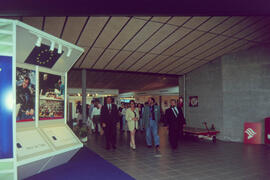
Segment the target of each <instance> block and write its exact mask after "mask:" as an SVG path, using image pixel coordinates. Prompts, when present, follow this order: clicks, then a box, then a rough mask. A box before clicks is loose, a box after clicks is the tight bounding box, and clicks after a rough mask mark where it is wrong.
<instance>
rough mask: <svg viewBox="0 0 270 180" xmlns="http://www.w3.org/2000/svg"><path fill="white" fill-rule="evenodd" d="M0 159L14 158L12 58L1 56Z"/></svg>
mask: <svg viewBox="0 0 270 180" xmlns="http://www.w3.org/2000/svg"><path fill="white" fill-rule="evenodd" d="M0 77H1V78H0V159H5V158H12V157H13V145H12V144H13V133H12V130H13V125H12V109H13V95H12V57H7V56H0Z"/></svg>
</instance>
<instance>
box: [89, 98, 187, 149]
mask: <svg viewBox="0 0 270 180" xmlns="http://www.w3.org/2000/svg"><path fill="white" fill-rule="evenodd" d="M170 105H171V106H170V108H168V109H166V112H165V116H164V118H165V121H164V123H165V125H166V126H167V127H168V130H169V142H170V144H171V147H172V148H173V149H176V148H177V146H178V140H179V138H180V136H181V135H182V130H183V126H185V118H184V116H183V113H182V110H181V107H180V106H177V102H176V100H174V99H172V100H171V101H170ZM88 109H89V112H88V113H87V116H88V122H89V126H90V128H92V129H93V130H94V131H95V132H100V131H101V129H103V130H104V134H105V139H106V149H110V148H113V149H116V134H117V133H116V132H117V128H116V126H117V123H118V122H120V131H124V130H126V129H128V131H129V133H130V143H129V145H130V148H132V149H134V150H135V149H136V142H135V134H136V130H141V131H142V130H145V139H146V144H147V147H149V148H151V147H153V144H152V136H153V140H154V147H155V148H156V149H157V150H159V146H160V140H159V139H160V138H159V135H158V127H159V121H160V119H161V111H160V106H159V105H157V104H156V103H155V99H154V98H148V102H147V103H146V104H145V105H144V106H143V105H142V104H138V105H136V103H135V101H134V100H131V101H130V102H129V106H127V105H125V104H123V103H122V104H121V107H120V108H117V105H116V104H114V103H113V99H112V97H107V98H106V102H105V104H104V105H103V106H101V104H99V102H98V101H93V102H92V103H91V105H90V107H88ZM125 125H127V128H125Z"/></svg>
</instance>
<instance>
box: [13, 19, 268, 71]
mask: <svg viewBox="0 0 270 180" xmlns="http://www.w3.org/2000/svg"><path fill="white" fill-rule="evenodd" d="M18 19H19V20H21V21H23V22H25V23H27V24H29V25H32V26H35V27H37V28H39V29H42V30H44V31H46V32H48V33H51V34H53V35H55V36H57V37H60V38H63V39H64V40H67V41H69V42H72V43H74V44H77V45H78V46H81V47H83V48H85V53H84V54H83V55H82V56H81V58H80V59H79V60H78V61H77V63H76V64H75V65H74V68H77V69H78V68H79V69H82V68H86V69H98V70H113V71H132V72H148V73H161V74H174V75H182V74H185V73H187V72H190V71H192V70H193V69H195V68H198V67H199V66H202V65H203V64H205V63H207V62H209V61H212V60H214V59H215V58H217V57H219V56H221V55H224V54H226V53H230V52H236V51H238V50H244V49H248V48H250V47H252V46H257V45H263V44H266V43H269V42H270V34H269V33H268V32H270V17H262V16H260V17H255V16H249V17H245V16H228V17H225V16H209V17H207V16H201V17H200V16H190V17H187V16H185V17H176V16H168V17H156V16H155V17H150V16H149V17H141V16H133V17H127V16H120V17H119V16H118V17H116V16H113V17H111V16H110V17H101V16H98V17H95V16H90V17H89V16H88V17H68V16H67V17H18Z"/></svg>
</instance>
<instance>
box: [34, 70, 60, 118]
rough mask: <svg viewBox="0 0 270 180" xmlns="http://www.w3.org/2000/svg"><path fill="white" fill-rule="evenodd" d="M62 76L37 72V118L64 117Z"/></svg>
mask: <svg viewBox="0 0 270 180" xmlns="http://www.w3.org/2000/svg"><path fill="white" fill-rule="evenodd" d="M64 94H65V84H64V76H58V75H53V74H49V73H44V72H40V73H39V95H40V96H39V97H40V98H39V99H40V101H39V119H40V120H50V119H62V118H64V99H65V97H64Z"/></svg>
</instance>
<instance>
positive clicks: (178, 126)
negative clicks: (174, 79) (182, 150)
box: [165, 99, 186, 149]
mask: <svg viewBox="0 0 270 180" xmlns="http://www.w3.org/2000/svg"><path fill="white" fill-rule="evenodd" d="M170 103H171V107H170V108H168V109H166V113H165V122H166V125H167V126H169V142H170V144H171V147H172V149H176V148H177V146H178V141H179V137H180V136H181V134H182V133H183V126H184V125H185V124H186V121H185V118H184V115H183V112H182V109H181V107H176V100H174V99H172V100H171V101H170Z"/></svg>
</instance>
